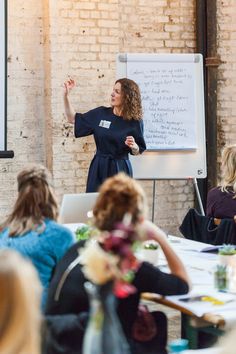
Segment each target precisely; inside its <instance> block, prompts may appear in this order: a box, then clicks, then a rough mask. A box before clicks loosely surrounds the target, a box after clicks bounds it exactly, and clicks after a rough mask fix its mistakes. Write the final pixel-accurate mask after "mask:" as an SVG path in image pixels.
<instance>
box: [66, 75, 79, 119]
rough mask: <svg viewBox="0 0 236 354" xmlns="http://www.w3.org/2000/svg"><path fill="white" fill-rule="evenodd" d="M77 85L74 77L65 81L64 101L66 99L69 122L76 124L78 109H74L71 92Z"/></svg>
mask: <svg viewBox="0 0 236 354" xmlns="http://www.w3.org/2000/svg"><path fill="white" fill-rule="evenodd" d="M74 87H75V81H74V80H73V79H69V80H67V81H65V82H64V84H63V88H64V91H63V101H64V108H65V114H66V117H67V120H68V122H69V123H72V124H74V122H75V114H76V111H75V110H74V108H73V106H72V105H71V102H70V99H69V94H70V91H71V90H72V89H73V88H74Z"/></svg>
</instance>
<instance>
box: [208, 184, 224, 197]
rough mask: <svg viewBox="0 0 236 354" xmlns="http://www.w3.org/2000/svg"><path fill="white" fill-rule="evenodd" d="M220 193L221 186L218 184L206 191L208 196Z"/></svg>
mask: <svg viewBox="0 0 236 354" xmlns="http://www.w3.org/2000/svg"><path fill="white" fill-rule="evenodd" d="M221 194H222V191H221V188H220V186H218V187H213V188H211V189H210V190H209V192H208V196H211V195H221Z"/></svg>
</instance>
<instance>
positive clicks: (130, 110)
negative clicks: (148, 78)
mask: <svg viewBox="0 0 236 354" xmlns="http://www.w3.org/2000/svg"><path fill="white" fill-rule="evenodd" d="M117 82H119V83H120V84H121V95H122V106H123V107H122V116H123V118H124V119H127V120H131V119H134V120H140V119H141V118H142V115H143V112H142V101H141V94H140V90H139V87H138V85H137V84H136V82H135V81H133V80H130V79H127V78H123V79H118V80H117V81H116V83H117Z"/></svg>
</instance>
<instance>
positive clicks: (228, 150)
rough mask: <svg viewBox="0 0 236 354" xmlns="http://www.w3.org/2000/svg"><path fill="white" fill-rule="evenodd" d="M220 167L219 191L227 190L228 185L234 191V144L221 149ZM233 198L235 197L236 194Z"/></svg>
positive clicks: (235, 178) (235, 185) (235, 163)
mask: <svg viewBox="0 0 236 354" xmlns="http://www.w3.org/2000/svg"><path fill="white" fill-rule="evenodd" d="M221 167H222V174H221V176H222V177H221V191H222V192H228V190H227V187H229V186H230V187H232V188H233V191H234V192H235V193H236V144H234V145H229V146H226V147H225V148H224V149H223V151H222V163H221ZM233 198H236V195H235V196H234V197H233Z"/></svg>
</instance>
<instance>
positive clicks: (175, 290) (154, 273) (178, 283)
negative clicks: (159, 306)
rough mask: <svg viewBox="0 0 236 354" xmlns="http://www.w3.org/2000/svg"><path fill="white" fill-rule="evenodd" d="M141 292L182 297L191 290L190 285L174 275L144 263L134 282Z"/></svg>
mask: <svg viewBox="0 0 236 354" xmlns="http://www.w3.org/2000/svg"><path fill="white" fill-rule="evenodd" d="M134 286H136V287H137V289H138V290H139V292H151V293H156V294H160V295H181V294H186V293H187V292H188V290H189V287H188V284H187V283H186V282H185V281H184V280H182V279H181V278H179V277H178V276H176V275H174V274H168V273H164V272H162V271H161V270H160V269H158V268H157V267H154V266H153V265H152V264H150V263H147V262H143V264H142V265H141V267H140V269H139V271H138V272H137V274H136V277H135V280H134Z"/></svg>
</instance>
